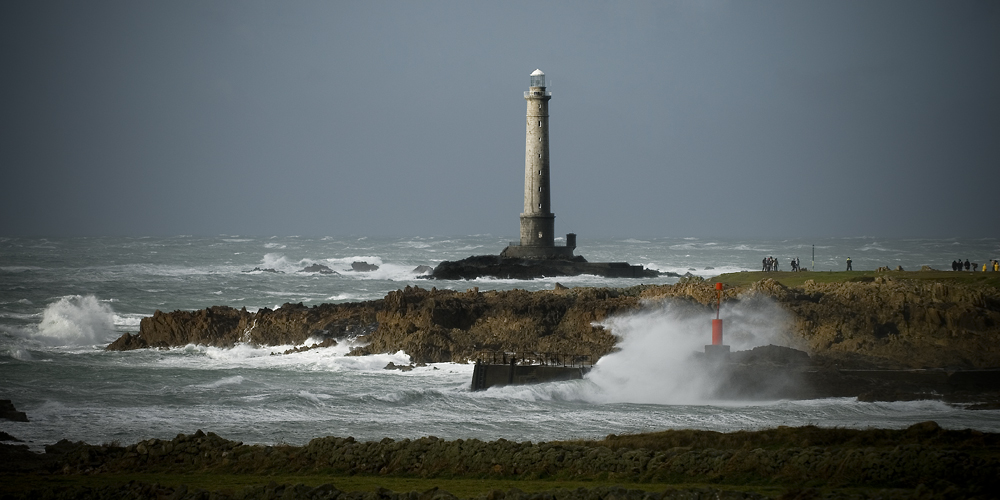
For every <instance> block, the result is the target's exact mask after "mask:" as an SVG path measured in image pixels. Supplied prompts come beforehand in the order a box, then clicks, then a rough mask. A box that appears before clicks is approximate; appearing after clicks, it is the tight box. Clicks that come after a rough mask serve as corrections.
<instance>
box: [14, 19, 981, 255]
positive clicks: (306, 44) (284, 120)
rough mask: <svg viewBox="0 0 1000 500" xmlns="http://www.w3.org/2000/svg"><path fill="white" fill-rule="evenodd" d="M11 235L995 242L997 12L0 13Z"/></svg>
mask: <svg viewBox="0 0 1000 500" xmlns="http://www.w3.org/2000/svg"><path fill="white" fill-rule="evenodd" d="M0 58H2V59H0V60H2V63H3V77H2V78H0V89H2V92H3V99H2V101H0V127H2V128H0V171H2V179H3V181H2V184H0V186H2V187H0V235H21V234H29V235H119V234H126V235H170V234H219V233H227V234H257V235H272V234H278V235H288V234H301V235H325V234H333V235H343V234H370V235H451V234H480V233H491V234H494V235H497V236H503V235H510V236H511V238H516V235H517V231H518V214H519V213H520V211H521V207H522V199H521V196H522V189H523V186H522V182H523V168H524V114H525V103H524V100H523V98H522V92H523V91H524V90H527V86H528V75H529V73H531V72H532V71H533V70H534V69H535V68H541V69H542V70H543V71H545V73H546V75H547V79H548V84H549V90H551V91H552V92H553V99H552V101H551V103H550V113H551V121H550V123H551V157H552V163H551V164H552V182H553V186H552V210H553V212H555V214H556V216H557V217H556V232H557V233H559V234H562V233H566V232H571V231H573V232H577V233H579V234H580V238H581V240H583V239H585V238H588V237H601V236H635V237H642V236H716V237H724V236H732V237H766V238H774V237H778V238H780V237H800V236H801V237H806V236H861V235H867V236H876V237H953V236H962V237H977V236H983V237H996V236H998V231H997V227H998V218H1000V196H998V192H1000V190H998V186H1000V3H997V2H992V1H985V2H967V1H958V2H952V1H948V2H916V1H909V0H907V1H900V2H896V1H862V2H849V1H841V0H837V1H829V2H825V1H823V2H803V1H792V2H748V1H737V2H719V1H698V2H659V1H658V2H650V3H643V2H628V3H624V2H623V3H606V2H600V3H581V2H534V1H533V2H325V1H323V2H250V1H232V2H218V1H208V2H206V1H169V2H167V1H163V2H145V1H143V2H137V1H131V0H129V1H121V2H107V1H94V2H77V1H70V2H50V1H42V2H37V1H8V2H2V3H0Z"/></svg>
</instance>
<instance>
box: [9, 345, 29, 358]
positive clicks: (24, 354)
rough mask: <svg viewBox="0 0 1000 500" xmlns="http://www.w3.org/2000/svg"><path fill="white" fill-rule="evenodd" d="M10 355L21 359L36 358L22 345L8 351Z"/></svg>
mask: <svg viewBox="0 0 1000 500" xmlns="http://www.w3.org/2000/svg"><path fill="white" fill-rule="evenodd" d="M7 352H8V354H9V355H10V357H12V358H14V359H17V360H20V361H33V360H34V359H35V358H34V357H33V356H32V355H31V353H30V352H28V350H27V349H22V348H20V347H15V348H13V349H10V350H9V351H7Z"/></svg>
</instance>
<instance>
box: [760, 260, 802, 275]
mask: <svg viewBox="0 0 1000 500" xmlns="http://www.w3.org/2000/svg"><path fill="white" fill-rule="evenodd" d="M760 262H761V269H760V270H761V271H764V272H770V271H777V270H778V259H775V258H774V257H764V260H762V261H760ZM790 263H791V265H792V271H801V270H802V267H800V266H799V258H798V257H795V258H794V259H792V260H791V261H790Z"/></svg>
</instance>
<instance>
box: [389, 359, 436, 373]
mask: <svg viewBox="0 0 1000 500" xmlns="http://www.w3.org/2000/svg"><path fill="white" fill-rule="evenodd" d="M424 366H427V365H424ZM384 369H385V370H399V371H402V372H408V371H411V370H413V365H397V364H396V363H393V362H392V361H390V362H389V364H387V365H385V368H384Z"/></svg>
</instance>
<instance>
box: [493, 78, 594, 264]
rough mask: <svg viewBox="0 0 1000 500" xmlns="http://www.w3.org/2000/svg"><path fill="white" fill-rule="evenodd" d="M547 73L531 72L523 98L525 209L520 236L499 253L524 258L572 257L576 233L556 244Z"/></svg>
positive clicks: (550, 96)
mask: <svg viewBox="0 0 1000 500" xmlns="http://www.w3.org/2000/svg"><path fill="white" fill-rule="evenodd" d="M551 99H552V92H549V91H548V90H546V88H545V73H543V72H542V70H540V69H536V70H535V71H533V72H532V73H531V75H530V82H529V85H528V90H527V91H526V92H525V93H524V100H525V101H527V103H528V111H527V113H526V115H525V132H524V211H523V212H521V240H520V241H519V242H511V244H510V246H508V247H507V248H505V249H504V251H503V252H502V253H501V254H500V255H501V256H502V257H510V258H522V259H552V258H572V257H573V249H574V248H576V235H575V234H572V233H571V234H567V235H566V246H560V247H557V246H555V218H556V216H555V214H553V213H552V205H551V200H550V189H549V187H550V177H549V100H551Z"/></svg>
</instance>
